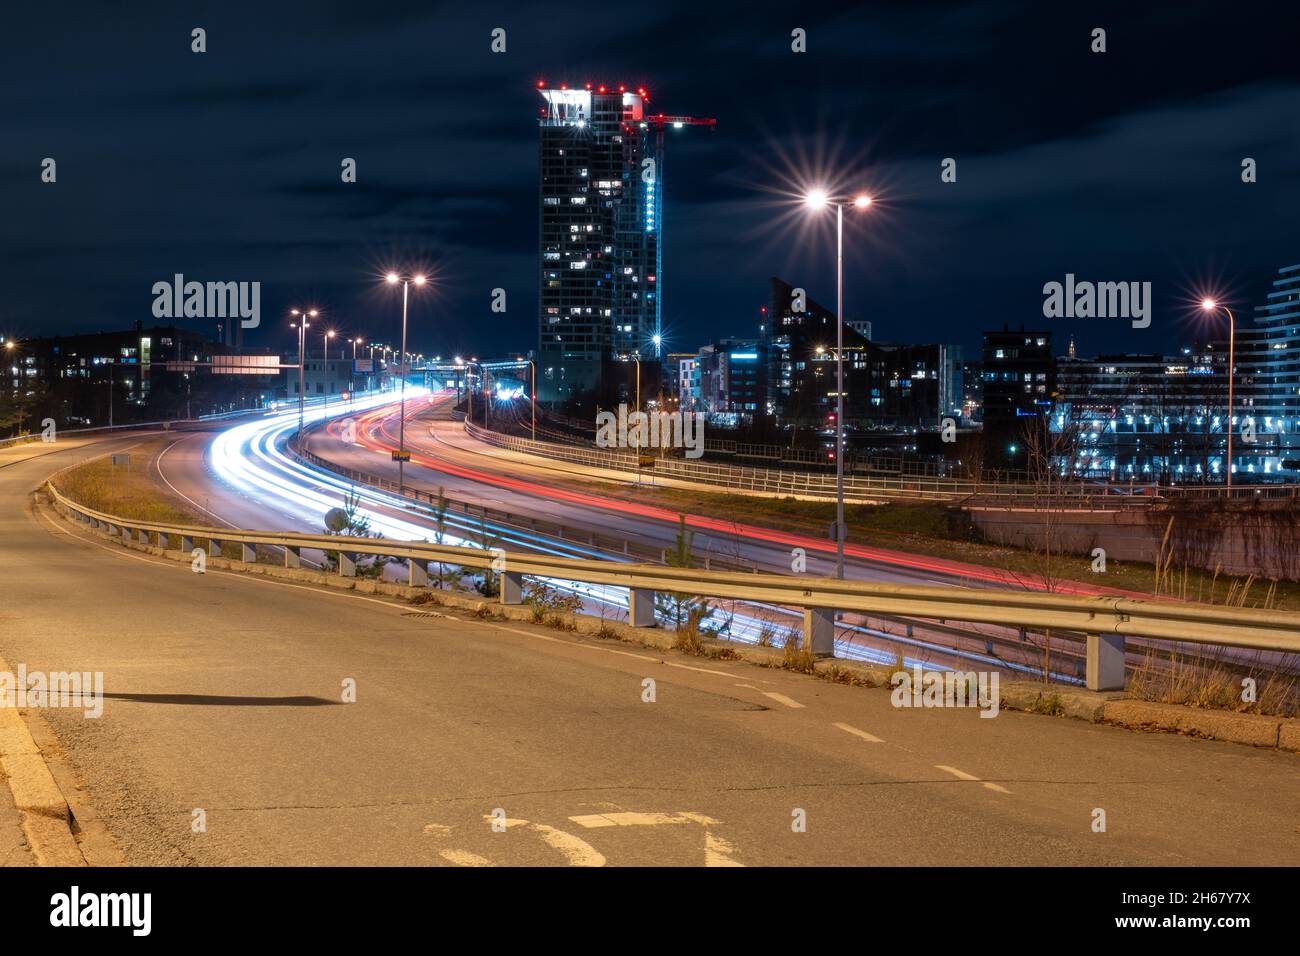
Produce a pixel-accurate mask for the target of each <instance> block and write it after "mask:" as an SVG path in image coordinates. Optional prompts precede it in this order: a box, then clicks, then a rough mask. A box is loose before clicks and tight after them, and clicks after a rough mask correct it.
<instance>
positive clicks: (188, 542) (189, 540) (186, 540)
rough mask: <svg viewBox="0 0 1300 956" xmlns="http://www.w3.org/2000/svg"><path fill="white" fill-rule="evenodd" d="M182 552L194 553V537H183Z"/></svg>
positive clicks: (184, 535)
mask: <svg viewBox="0 0 1300 956" xmlns="http://www.w3.org/2000/svg"><path fill="white" fill-rule="evenodd" d="M181 551H183V552H184V553H185V554H193V553H194V536H193V535H189V534H183V535H181Z"/></svg>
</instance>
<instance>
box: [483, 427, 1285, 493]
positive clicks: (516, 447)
mask: <svg viewBox="0 0 1300 956" xmlns="http://www.w3.org/2000/svg"><path fill="white" fill-rule="evenodd" d="M539 430H540V429H539ZM465 431H466V432H467V433H468V434H469V435H471V436H472V437H474V438H477V439H480V440H482V441H485V442H488V443H489V444H492V445H496V446H497V447H500V448H506V449H508V450H510V451H518V452H522V453H525V454H531V455H541V456H543V457H546V458H552V459H556V460H560V461H568V462H571V463H574V464H581V465H587V466H589V467H595V468H607V469H610V470H613V471H624V472H633V473H635V472H637V471H639V469H638V468H637V455H636V451H635V449H633V450H630V451H629V450H621V449H618V450H616V449H600V448H591V447H587V446H583V445H572V444H560V443H557V442H549V441H535V442H534V441H532V440H530V439H527V438H521V437H518V436H515V435H505V434H502V433H500V432H496V431H492V430H491V429H486V428H483V427H481V426H478V425H475V424H473V423H472V422H468V421H466V423H465ZM647 450H648V451H650V450H651V449H647ZM654 471H655V472H656V473H658V474H662V475H666V476H667V477H670V478H676V479H680V480H683V481H691V482H696V483H699V484H708V485H716V486H718V487H721V488H728V489H734V490H742V491H757V492H762V493H764V494H770V495H803V496H806V497H816V498H828V499H830V498H834V496H835V478H834V476H833V475H829V474H821V473H813V472H795V471H784V470H780V469H774V468H748V467H742V466H738V465H732V464H718V463H712V462H702V461H690V460H684V459H680V458H673V457H660V458H656V460H655V467H654ZM844 496H845V500H846V501H850V502H858V503H871V502H878V501H881V500H909V501H939V502H950V503H953V504H961V505H962V506H980V507H988V508H1014V507H1021V508H1031V509H1042V508H1052V509H1070V510H1083V511H1115V510H1123V511H1131V510H1143V509H1146V508H1150V507H1151V506H1152V505H1155V504H1163V503H1166V502H1169V501H1171V500H1207V499H1209V500H1217V499H1223V500H1231V501H1258V500H1270V501H1271V500H1294V499H1297V498H1300V484H1290V485H1285V484H1276V485H1234V486H1233V487H1232V488H1226V487H1223V486H1213V485H1210V486H1204V485H1148V484H1134V483H1132V482H1129V483H1123V482H1118V483H1109V484H1099V483H1097V482H1087V481H1057V480H1054V481H1053V482H1052V488H1051V489H1050V490H1046V489H1044V488H1042V487H1039V486H1036V485H1034V484H1027V483H1014V482H999V481H972V480H968V479H961V478H931V477H924V476H919V475H917V476H913V475H905V474H903V475H888V476H883V475H880V476H878V475H861V474H854V475H845V477H844Z"/></svg>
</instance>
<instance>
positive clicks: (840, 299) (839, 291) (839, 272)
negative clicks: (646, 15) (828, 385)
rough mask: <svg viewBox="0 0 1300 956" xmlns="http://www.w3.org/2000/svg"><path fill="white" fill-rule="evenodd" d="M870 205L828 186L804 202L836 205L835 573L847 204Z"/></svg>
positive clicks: (839, 547) (840, 515) (840, 558)
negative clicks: (838, 195)
mask: <svg viewBox="0 0 1300 956" xmlns="http://www.w3.org/2000/svg"><path fill="white" fill-rule="evenodd" d="M850 203H852V205H853V206H854V208H856V209H866V208H867V207H868V206H870V205H871V197H870V196H868V195H866V194H860V195H858V196H855V197H853V198H852V199H848V198H844V197H841V198H836V197H832V196H831V195H830V193H828V192H827V191H826V190H825V189H821V188H815V189H810V190H809V191H808V192H807V193H806V194H805V195H804V204H805V205H807V207H808V208H809V209H811V210H814V211H820V210H823V209H825V208H826V207H827V206H834V207H835V577H837V578H841V579H842V578H843V577H844V207H845V206H846V205H848V204H850Z"/></svg>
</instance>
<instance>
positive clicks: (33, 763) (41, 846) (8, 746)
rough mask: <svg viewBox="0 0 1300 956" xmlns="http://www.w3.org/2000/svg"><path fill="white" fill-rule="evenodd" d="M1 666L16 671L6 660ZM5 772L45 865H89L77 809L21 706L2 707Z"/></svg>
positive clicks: (0, 757) (0, 749)
mask: <svg viewBox="0 0 1300 956" xmlns="http://www.w3.org/2000/svg"><path fill="white" fill-rule="evenodd" d="M0 671H5V672H6V673H12V671H11V670H10V669H9V665H8V664H7V663H6V662H5V661H4V660H3V659H0ZM0 771H2V772H3V773H4V776H5V778H6V780H7V782H8V784H9V791H10V793H12V794H13V800H14V805H15V806H16V807H17V808H18V813H19V816H20V817H21V818H22V827H23V833H24V834H25V835H26V837H27V844H28V846H30V847H31V851H32V856H33V857H34V858H35V859H36V862H37V864H38V865H40V866H85V865H86V861H85V858H84V857H83V856H82V855H81V850H80V848H79V847H78V845H77V838H76V837H75V836H74V835H73V832H72V810H71V809H70V808H69V806H68V801H67V800H66V799H65V798H64V796H63V791H62V790H60V789H59V785H58V784H57V783H55V782H54V776H53V775H52V774H51V773H50V768H49V767H48V766H47V765H46V763H45V758H44V756H42V754H41V751H40V748H39V747H37V746H36V742H35V741H34V740H33V739H32V735H31V732H30V731H29V730H28V729H27V724H26V722H25V721H24V720H23V718H22V715H21V714H20V713H19V711H18V710H17V709H16V708H13V707H0Z"/></svg>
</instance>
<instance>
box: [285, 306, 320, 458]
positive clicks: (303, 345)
mask: <svg viewBox="0 0 1300 956" xmlns="http://www.w3.org/2000/svg"><path fill="white" fill-rule="evenodd" d="M289 314H290V315H296V316H301V318H299V320H298V321H297V322H294V323H291V324H290V326H289V328H291V329H297V330H298V446H299V447H300V448H301V447H302V428H303V417H304V411H303V402H304V401H305V400H306V397H307V392H306V378H305V376H304V375H303V369H304V364H305V362H304V356H305V355H306V352H307V329H309V328H310V327H311V323H310V322H308V321H307V318H308V316H310V317H311V318H313V319H314V318H316V316H317V315H318V314H319V312H318V310H316V309H306V310H304V309H290V310H289Z"/></svg>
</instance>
